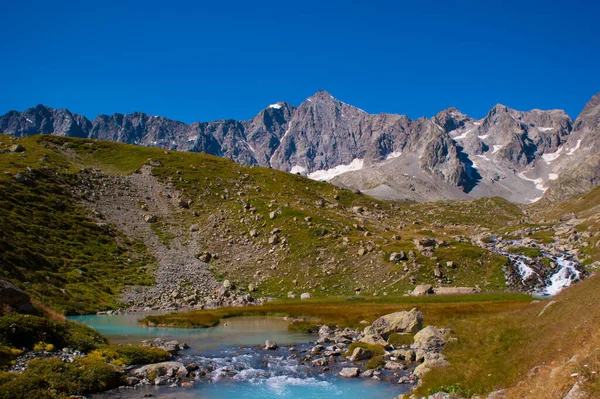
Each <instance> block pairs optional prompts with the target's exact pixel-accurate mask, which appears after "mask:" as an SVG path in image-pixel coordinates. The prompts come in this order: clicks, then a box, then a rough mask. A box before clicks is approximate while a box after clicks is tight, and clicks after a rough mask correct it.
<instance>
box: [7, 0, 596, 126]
mask: <svg viewBox="0 0 600 399" xmlns="http://www.w3.org/2000/svg"><path fill="white" fill-rule="evenodd" d="M599 16H600V2H597V1H591V0H588V1H578V0H570V1H560V2H559V1H554V2H553V1H526V0H524V1H484V0H480V1H360V0H359V1H352V2H350V1H327V0H320V1H281V0H280V1H261V2H258V1H227V0H221V1H210V2H208V1H202V0H200V1H178V0H169V1H154V0H146V1H127V0H123V1H119V2H116V1H93V0H90V1H87V0H86V1H28V0H19V1H4V2H3V4H2V18H1V19H2V23H1V24H0V39H1V40H0V54H2V61H1V62H0V88H1V92H0V113H2V114H3V113H4V112H6V111H8V110H11V109H17V110H23V109H26V108H29V107H31V106H34V105H36V104H38V103H42V104H46V105H49V106H52V107H55V108H69V109H70V110H72V111H74V112H78V113H82V114H84V115H86V116H87V117H88V118H94V117H95V116H96V115H97V114H99V113H108V114H110V113H114V112H122V113H129V112H133V111H143V112H146V113H149V114H152V115H164V116H167V117H170V118H174V119H178V120H182V121H185V122H193V121H198V120H202V121H206V120H215V119H221V118H235V119H247V118H250V117H252V116H253V115H255V114H256V113H258V112H259V111H260V110H261V109H262V108H264V107H266V106H267V105H269V104H271V103H273V102H276V101H287V102H290V103H292V104H294V105H299V104H300V103H301V102H302V101H303V100H304V99H306V98H307V97H309V96H310V95H312V94H313V93H314V92H316V91H317V90H319V89H325V90H327V91H329V92H330V93H332V94H333V95H334V96H335V97H337V98H339V99H340V100H343V101H345V102H347V103H350V104H353V105H356V106H358V107H360V108H362V109H364V110H366V111H368V112H371V113H379V112H391V113H402V114H407V115H408V116H409V117H411V118H418V117H420V116H427V117H430V116H432V115H434V114H435V113H437V112H438V111H440V110H442V109H445V108H447V107H450V106H455V107H457V108H459V109H460V110H462V111H463V112H465V113H467V114H469V115H471V116H473V117H483V116H484V115H485V113H486V112H487V111H488V110H489V109H490V108H491V107H492V106H493V105H494V104H496V103H502V104H505V105H508V106H510V107H513V108H516V109H520V110H528V109H532V108H542V109H550V108H562V109H565V110H566V111H567V113H569V115H571V116H572V117H573V118H574V117H576V116H577V114H578V113H579V112H580V111H581V109H582V108H583V106H584V105H585V103H586V102H587V101H588V100H589V98H590V97H591V96H592V95H594V94H595V93H597V92H599V91H600V73H599V71H600V22H599V21H600V20H599V19H598V18H599Z"/></svg>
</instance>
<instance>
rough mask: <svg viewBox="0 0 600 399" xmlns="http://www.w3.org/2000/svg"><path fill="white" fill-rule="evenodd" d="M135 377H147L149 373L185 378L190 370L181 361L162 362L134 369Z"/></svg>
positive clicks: (157, 375)
mask: <svg viewBox="0 0 600 399" xmlns="http://www.w3.org/2000/svg"><path fill="white" fill-rule="evenodd" d="M131 374H132V375H134V376H135V377H142V378H144V377H147V376H148V375H152V376H155V377H162V376H165V377H169V378H171V377H177V378H183V377H187V375H188V371H187V369H186V368H185V366H184V365H183V363H181V362H162V363H155V364H147V365H145V366H142V367H140V368H137V369H134V370H133V371H132V372H131Z"/></svg>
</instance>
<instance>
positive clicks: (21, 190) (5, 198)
mask: <svg viewBox="0 0 600 399" xmlns="http://www.w3.org/2000/svg"><path fill="white" fill-rule="evenodd" d="M0 141H3V142H4V144H3V145H0V151H1V150H2V149H5V148H6V147H7V146H8V145H9V144H11V143H12V141H11V140H10V139H9V138H8V137H6V136H2V138H1V139H0ZM24 145H25V146H26V148H27V150H26V151H25V152H22V153H11V152H7V153H3V154H0V170H2V171H3V172H4V173H2V174H0V225H2V229H1V230H0V263H2V269H1V270H0V278H2V279H6V280H9V281H11V282H13V283H15V284H17V285H19V286H21V287H22V288H24V289H25V290H26V291H27V292H28V293H30V294H31V295H33V296H34V297H36V298H38V299H40V300H41V301H42V302H44V303H46V304H48V305H50V306H52V307H54V308H56V309H58V310H60V311H61V312H64V313H66V314H73V313H89V312H94V311H97V310H100V309H109V308H114V307H117V306H118V305H119V304H118V299H117V294H118V293H119V290H120V289H121V288H123V287H124V286H125V285H128V284H142V285H143V284H152V282H153V278H152V276H151V274H150V273H149V272H150V270H151V269H152V268H153V260H152V258H151V257H150V256H149V255H148V254H147V252H146V248H145V246H144V244H143V243H141V242H138V241H135V240H134V239H130V238H127V237H124V236H123V235H121V234H119V232H117V231H115V230H114V229H112V228H111V226H109V225H105V224H101V223H96V222H94V221H93V220H92V219H91V218H90V217H89V216H88V213H89V212H88V211H87V210H86V209H85V208H84V207H83V206H82V205H80V204H79V203H78V202H77V201H76V200H75V199H74V198H72V196H71V194H70V191H69V186H70V184H72V178H73V175H72V174H71V169H72V168H73V165H72V164H71V163H70V162H68V159H67V158H65V157H64V156H62V155H61V154H59V153H57V152H55V151H49V150H48V149H46V148H44V147H43V145H40V144H38V143H37V142H36V141H34V140H29V141H26V142H25V143H24Z"/></svg>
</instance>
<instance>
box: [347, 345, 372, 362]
mask: <svg viewBox="0 0 600 399" xmlns="http://www.w3.org/2000/svg"><path fill="white" fill-rule="evenodd" d="M372 357H373V352H371V351H370V350H368V349H364V348H355V349H354V351H353V352H352V355H350V357H349V358H348V360H350V361H351V362H359V361H361V360H367V359H370V358H372Z"/></svg>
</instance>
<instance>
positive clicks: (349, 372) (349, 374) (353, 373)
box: [338, 367, 360, 378]
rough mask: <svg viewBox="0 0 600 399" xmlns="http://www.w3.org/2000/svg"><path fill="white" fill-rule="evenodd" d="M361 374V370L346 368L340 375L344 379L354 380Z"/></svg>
mask: <svg viewBox="0 0 600 399" xmlns="http://www.w3.org/2000/svg"><path fill="white" fill-rule="evenodd" d="M359 373H360V370H359V368H358V367H344V368H343V369H342V370H341V371H340V372H339V374H338V375H339V376H340V377H344V378H354V377H357V376H358V374H359Z"/></svg>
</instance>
